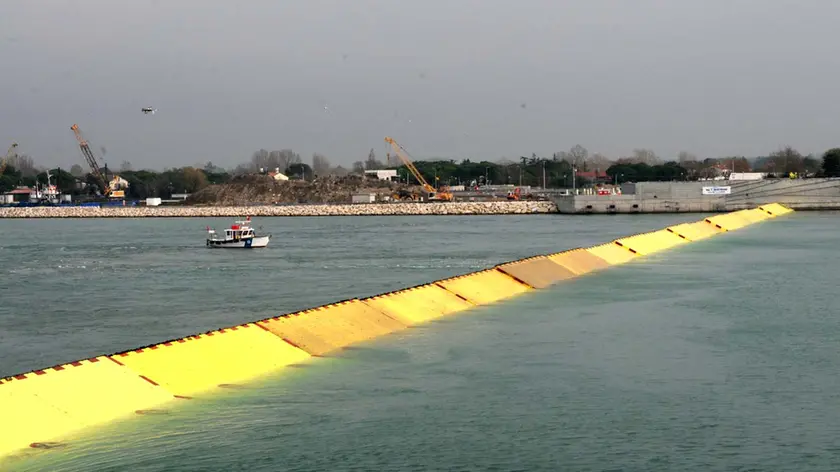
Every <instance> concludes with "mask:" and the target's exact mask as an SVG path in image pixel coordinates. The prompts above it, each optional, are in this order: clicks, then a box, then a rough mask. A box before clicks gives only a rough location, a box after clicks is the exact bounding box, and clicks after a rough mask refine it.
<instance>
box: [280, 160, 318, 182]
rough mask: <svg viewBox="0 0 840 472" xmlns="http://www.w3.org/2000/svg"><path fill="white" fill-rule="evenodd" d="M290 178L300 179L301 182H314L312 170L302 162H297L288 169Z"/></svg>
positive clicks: (287, 172)
mask: <svg viewBox="0 0 840 472" xmlns="http://www.w3.org/2000/svg"><path fill="white" fill-rule="evenodd" d="M286 175H288V176H289V177H299V178H300V179H301V180H312V177H313V176H312V168H311V167H309V166H308V165H306V164H304V163H302V162H296V163H294V164H292V165H290V166H289V167H288V168H287V169H286Z"/></svg>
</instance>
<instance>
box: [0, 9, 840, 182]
mask: <svg viewBox="0 0 840 472" xmlns="http://www.w3.org/2000/svg"><path fill="white" fill-rule="evenodd" d="M838 22H840V1H837V0H799V1H787V0H517V1H513V0H247V1H239V2H234V1H230V0H227V1H217V0H165V1H164V0H158V1H154V0H142V1H139V0H138V1H135V0H123V1H114V0H78V1H69V0H63V1H62V0H6V1H3V2H2V3H0V58H2V59H3V61H2V64H0V67H2V72H0V73H1V74H2V75H0V84H2V89H0V146H2V149H3V150H5V149H6V147H8V145H9V144H10V143H11V142H12V141H17V142H18V143H20V151H21V152H25V153H28V154H30V155H32V156H33V157H34V158H35V159H36V161H37V162H38V163H40V164H44V165H62V166H66V167H69V166H70V165H72V164H74V163H82V160H81V156H80V154H79V151H78V148H77V147H76V142H75V139H74V138H73V134H72V132H71V131H70V126H71V125H72V124H73V123H78V124H79V127H80V128H81V129H82V131H83V132H84V133H85V134H86V135H87V137H88V138H89V139H90V141H91V144H92V147H93V148H94V150H96V151H97V152H98V150H99V148H100V147H101V146H104V147H105V148H107V153H106V155H105V159H106V161H107V162H108V163H109V165H111V166H118V165H119V164H120V163H121V162H122V161H124V160H125V161H130V162H131V163H132V164H133V165H134V167H135V168H141V167H147V168H162V167H164V166H180V165H190V164H195V163H199V162H206V161H212V162H214V163H215V164H217V165H222V166H225V167H228V166H233V165H235V164H237V163H239V162H243V161H246V160H248V159H249V158H250V155H251V154H252V153H253V151H255V150H257V149H259V148H265V149H269V150H272V149H283V148H292V149H294V150H295V151H296V152H298V153H300V154H301V155H302V156H303V157H304V159H305V161H308V160H309V156H311V154H312V153H313V152H320V153H323V154H325V155H327V157H328V158H329V159H330V160H331V161H332V162H333V163H334V164H338V163H340V164H343V165H345V166H348V165H349V164H350V163H352V162H353V161H355V160H362V159H364V158H365V157H366V156H367V153H368V151H369V149H370V148H374V149H375V151H376V152H377V154H378V155H379V156H382V157H384V154H385V151H386V149H387V148H386V144H385V142H384V141H383V138H384V137H385V136H392V137H393V138H394V139H396V140H397V141H398V142H399V143H400V144H402V145H403V146H404V147H406V148H407V149H408V150H409V152H411V153H412V155H413V156H415V158H418V159H419V158H424V157H432V156H438V157H451V158H455V159H461V158H470V159H491V160H495V159H498V158H500V157H509V158H514V159H515V158H517V157H518V156H520V155H530V154H531V153H532V152H535V153H537V154H538V155H551V153H553V152H556V151H562V150H568V149H569V148H570V147H571V146H573V145H575V144H577V143H580V144H582V145H584V146H585V147H587V148H588V149H589V150H590V152H601V153H604V154H606V155H608V156H610V157H613V158H615V157H618V156H621V155H628V154H630V153H631V152H632V150H633V148H638V147H648V148H652V149H653V150H654V151H656V152H657V154H659V155H660V156H662V157H666V158H667V157H675V156H676V154H677V153H678V152H679V151H680V150H687V151H690V152H693V153H695V154H698V155H700V156H702V157H716V156H724V155H732V154H735V155H747V156H754V155H761V154H766V153H768V152H771V151H773V150H775V149H776V148H778V147H779V146H781V145H786V144H789V145H792V146H794V147H796V148H798V149H800V150H801V151H803V152H805V153H807V152H815V153H821V152H822V151H824V150H825V149H827V148H829V147H832V146H835V145H838V144H840V142H838V140H840V134H838V129H840V127H839V126H838V125H839V124H840V123H838V119H837V115H836V113H835V112H834V111H833V110H834V106H836V103H837V89H838V85H837V84H838V76H840V75H838V73H840V54H838V50H837V48H838V46H837V44H838V43H837V37H836V33H835V31H836V27H837V24H838ZM144 106H152V107H156V108H158V113H157V114H155V115H144V114H142V113H141V112H140V108H142V107H144ZM324 107H327V109H325V108H324ZM4 143H5V144H4ZM0 152H2V151H0Z"/></svg>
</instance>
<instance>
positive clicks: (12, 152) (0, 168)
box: [0, 143, 18, 174]
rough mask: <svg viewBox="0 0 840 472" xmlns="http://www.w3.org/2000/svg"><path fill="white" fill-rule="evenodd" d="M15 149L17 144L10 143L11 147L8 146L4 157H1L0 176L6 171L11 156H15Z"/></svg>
mask: <svg viewBox="0 0 840 472" xmlns="http://www.w3.org/2000/svg"><path fill="white" fill-rule="evenodd" d="M17 147H18V143H12V145H11V146H9V150H8V151H6V155H5V156H4V157H3V160H0V174H2V173H3V172H4V171H5V170H6V166H7V165H9V159H11V158H12V156H15V155H17V153H15V149H17Z"/></svg>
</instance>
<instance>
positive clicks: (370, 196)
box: [350, 193, 376, 203]
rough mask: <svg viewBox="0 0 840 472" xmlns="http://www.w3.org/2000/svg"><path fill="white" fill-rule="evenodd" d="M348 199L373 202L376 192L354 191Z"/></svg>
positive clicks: (357, 201)
mask: <svg viewBox="0 0 840 472" xmlns="http://www.w3.org/2000/svg"><path fill="white" fill-rule="evenodd" d="M350 201H351V202H353V203H373V202H375V201H376V194H375V193H356V194H353V196H352V197H350Z"/></svg>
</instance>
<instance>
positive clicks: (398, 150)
mask: <svg viewBox="0 0 840 472" xmlns="http://www.w3.org/2000/svg"><path fill="white" fill-rule="evenodd" d="M385 142H386V143H388V144H390V145H391V148H392V149H393V150H394V154H396V155H397V157H399V158H400V160H401V161H402V163H403V164H404V165H405V167H406V168H407V169H408V171H409V172H411V175H413V176H414V178H415V179H417V182H419V183H420V185H422V186H423V189H425V190H426V192H428V197H429V200H430V201H443V202H451V201H452V200H453V198H452V194H451V193H449V192H448V191H447V190H448V188H447V189H445V190H443V191H438V190H436V189H435V188H434V187H432V186H431V185H429V183H428V182H426V179H424V178H423V175H422V174H421V173H420V171H419V170H417V167H415V166H414V163H413V162H411V158H409V157H408V152H407V151H406V150H405V148H403V147H402V146H400V145H399V144H397V142H396V141H394V140H393V139H392V138H390V137H387V136H386V137H385Z"/></svg>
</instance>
